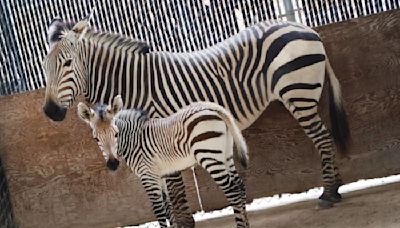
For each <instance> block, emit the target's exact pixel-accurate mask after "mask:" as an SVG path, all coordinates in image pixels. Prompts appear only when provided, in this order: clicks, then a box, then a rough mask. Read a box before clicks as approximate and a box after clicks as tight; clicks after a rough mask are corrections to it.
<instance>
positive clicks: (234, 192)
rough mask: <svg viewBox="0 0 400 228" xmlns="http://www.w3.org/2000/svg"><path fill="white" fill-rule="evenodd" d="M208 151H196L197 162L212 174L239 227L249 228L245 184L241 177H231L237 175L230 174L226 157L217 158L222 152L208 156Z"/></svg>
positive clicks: (214, 151)
mask: <svg viewBox="0 0 400 228" xmlns="http://www.w3.org/2000/svg"><path fill="white" fill-rule="evenodd" d="M207 151H209V150H208V149H204V150H202V149H197V150H195V154H196V160H197V162H198V163H199V164H200V165H201V166H202V167H203V168H204V169H205V170H207V172H208V173H210V175H211V177H212V178H213V179H214V181H215V182H216V183H217V185H218V186H219V187H220V188H221V190H222V191H223V192H224V193H225V196H226V198H227V199H228V202H229V204H230V206H232V208H233V211H234V213H235V220H236V225H237V227H248V221H247V214H246V201H245V197H243V189H242V187H243V182H242V181H241V179H240V177H239V178H236V180H235V179H234V178H232V177H231V175H232V176H234V175H236V174H234V173H232V174H230V172H229V170H227V167H226V164H225V160H226V158H225V156H215V155H216V154H220V155H222V154H223V152H222V150H220V151H218V150H214V149H213V150H212V152H211V153H210V154H207Z"/></svg>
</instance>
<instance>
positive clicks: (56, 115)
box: [43, 100, 67, 121]
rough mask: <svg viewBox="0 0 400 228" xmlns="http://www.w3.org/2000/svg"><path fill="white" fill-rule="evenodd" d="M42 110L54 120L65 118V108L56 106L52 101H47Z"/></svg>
mask: <svg viewBox="0 0 400 228" xmlns="http://www.w3.org/2000/svg"><path fill="white" fill-rule="evenodd" d="M43 112H44V113H45V114H46V116H47V117H49V118H50V119H52V120H54V121H62V120H64V118H65V114H66V113H67V109H66V108H63V107H60V106H58V105H57V104H56V103H55V102H54V101H51V100H50V101H48V102H47V103H46V104H45V106H44V107H43Z"/></svg>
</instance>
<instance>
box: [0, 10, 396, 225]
mask: <svg viewBox="0 0 400 228" xmlns="http://www.w3.org/2000/svg"><path fill="white" fill-rule="evenodd" d="M317 30H318V31H319V32H320V34H321V36H322V39H323V41H324V43H325V45H326V49H327V53H328V55H329V57H330V59H331V63H332V65H333V67H334V69H335V71H336V74H337V76H338V77H339V80H340V82H341V84H342V88H343V96H344V100H345V108H346V109H347V111H348V114H349V122H350V127H351V131H352V137H353V138H352V147H351V150H350V152H349V156H348V157H346V158H340V159H339V165H340V168H341V171H342V174H343V177H344V181H345V182H350V181H355V180H358V179H362V178H372V177H382V176H387V175H391V174H398V173H400V75H399V72H400V10H397V11H391V12H386V13H382V14H379V15H374V16H369V17H366V18H360V19H354V20H351V21H348V22H343V23H338V24H333V25H328V26H324V27H320V28H317ZM43 98H44V91H43V90H39V91H34V92H30V93H24V94H19V95H15V96H8V97H1V98H0V156H1V158H2V161H3V165H4V168H5V171H6V176H7V179H8V184H9V190H10V197H11V201H12V204H13V209H14V216H15V220H16V222H17V223H18V224H19V225H20V227H60V228H61V227H113V226H119V225H129V224H137V223H142V222H145V221H149V220H153V219H154V217H153V215H152V213H151V210H150V204H149V202H148V201H147V198H146V197H145V194H144V190H143V189H142V187H141V185H140V184H139V182H138V181H137V179H136V178H135V177H134V176H133V175H131V174H130V173H129V171H128V169H119V171H117V172H116V173H110V172H108V171H107V169H106V167H105V164H104V159H103V158H102V156H101V154H100V152H99V151H98V149H97V145H96V144H95V142H94V141H93V140H92V139H91V137H90V130H89V128H88V127H87V126H85V124H83V123H82V122H81V121H79V120H78V119H77V116H76V114H75V113H76V109H72V110H70V111H69V113H68V115H67V118H66V120H65V121H64V122H61V123H54V122H51V121H49V120H48V119H47V118H46V117H45V116H44V114H43V113H42V110H41V107H42V102H43ZM321 102H322V104H323V105H322V109H323V111H322V113H323V117H324V119H325V120H328V118H327V112H326V111H325V109H326V108H327V107H328V106H327V104H326V102H327V97H326V94H324V97H323V99H322V101H321ZM244 134H245V136H246V139H247V141H248V144H249V147H250V153H251V154H250V155H251V166H250V169H249V170H247V171H242V172H241V173H242V175H244V176H245V178H246V184H247V190H248V199H249V201H251V199H254V198H257V197H262V196H270V195H272V194H275V193H283V192H300V191H303V190H306V189H308V188H311V187H314V186H320V185H321V175H320V165H319V157H318V155H317V153H316V152H315V150H314V148H313V146H312V143H311V141H310V140H309V139H307V137H306V136H305V134H304V133H303V132H302V130H301V129H300V128H299V127H298V125H297V123H296V121H295V120H294V119H292V118H291V116H290V115H289V114H288V113H287V112H286V111H285V110H284V108H283V107H281V105H280V104H277V103H275V104H273V105H271V106H270V107H269V108H268V109H267V111H266V112H265V113H264V114H263V115H262V117H261V118H260V119H259V120H258V121H257V122H256V123H255V124H253V126H252V127H250V128H249V129H248V130H246V131H245V132H244ZM196 174H197V176H198V181H199V184H200V195H201V197H202V201H203V207H204V209H205V210H211V209H217V208H221V207H224V206H225V205H226V201H225V200H224V197H223V196H222V193H221V192H220V191H219V190H217V187H216V185H215V184H214V183H213V182H211V181H210V178H209V177H208V175H207V174H205V172H204V171H203V170H200V169H196ZM191 176H192V174H191V172H185V174H184V177H185V181H186V184H187V190H188V195H189V200H190V204H191V206H192V209H193V210H194V211H196V210H199V205H198V200H197V197H196V192H195V188H194V185H193V179H192V178H191ZM210 193H211V194H210Z"/></svg>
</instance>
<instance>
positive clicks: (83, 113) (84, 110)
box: [78, 102, 94, 124]
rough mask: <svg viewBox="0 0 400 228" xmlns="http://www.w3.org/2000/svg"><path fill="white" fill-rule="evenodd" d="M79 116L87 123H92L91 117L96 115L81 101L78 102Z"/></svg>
mask: <svg viewBox="0 0 400 228" xmlns="http://www.w3.org/2000/svg"><path fill="white" fill-rule="evenodd" d="M78 116H79V118H81V119H82V120H83V121H85V122H86V123H88V124H90V120H91V118H93V117H94V113H93V112H92V110H91V109H90V108H89V107H88V106H87V105H86V104H84V103H82V102H79V104H78Z"/></svg>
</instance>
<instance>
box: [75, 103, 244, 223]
mask: <svg viewBox="0 0 400 228" xmlns="http://www.w3.org/2000/svg"><path fill="white" fill-rule="evenodd" d="M122 107H123V102H122V98H121V96H116V97H115V98H114V99H113V102H112V104H111V105H108V106H107V105H97V106H96V107H95V109H94V110H93V109H91V108H89V107H88V106H86V105H85V104H84V103H79V104H78V115H79V117H80V118H81V119H82V120H84V121H85V122H86V123H88V124H89V125H90V127H91V128H92V130H93V137H94V138H95V139H96V140H97V141H98V145H99V147H100V149H101V150H102V152H103V156H104V158H105V159H106V161H107V167H108V168H109V169H110V170H116V169H117V168H118V166H119V159H120V158H122V159H124V160H125V162H126V163H127V164H128V166H129V167H130V168H131V170H132V171H133V172H134V173H135V174H136V175H138V177H139V178H140V180H141V182H142V184H143V186H144V188H145V190H146V193H147V195H148V197H149V199H150V201H151V202H152V204H153V212H154V214H155V215H156V217H157V220H158V222H159V223H160V226H161V227H166V226H167V222H166V221H167V213H168V211H167V210H168V205H167V204H168V203H167V202H166V200H164V199H163V193H164V192H163V187H162V177H164V176H165V175H168V174H171V173H174V172H177V171H182V170H184V169H186V168H188V167H191V166H193V165H195V164H199V165H200V166H202V167H203V168H204V169H205V170H206V171H207V172H208V173H210V175H211V177H212V178H213V179H214V181H215V182H216V183H217V184H218V186H219V187H220V188H221V189H222V191H223V192H224V193H225V196H226V197H227V199H228V202H229V203H230V205H231V206H232V207H233V210H234V212H235V220H236V224H237V227H248V226H249V225H248V220H247V213H246V195H245V186H244V184H243V181H242V179H241V178H240V177H239V175H238V173H237V172H236V169H235V165H234V161H233V144H235V145H236V148H237V150H236V151H237V155H238V157H239V160H240V163H241V164H242V166H243V167H247V163H248V154H247V145H246V142H245V140H244V138H243V136H242V134H241V131H240V129H239V128H238V126H237V125H236V123H235V120H234V118H233V116H232V115H231V114H230V113H229V112H228V111H226V110H225V109H224V108H223V107H221V106H219V105H217V104H215V103H211V102H196V103H192V104H191V105H189V106H187V107H185V108H182V109H180V110H178V111H177V112H176V113H174V114H172V115H171V116H169V117H166V118H149V117H148V115H147V113H145V112H143V111H139V110H135V109H128V110H122ZM174 225H175V224H174Z"/></svg>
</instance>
